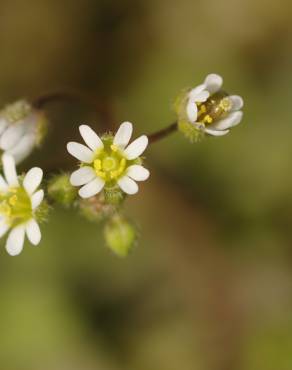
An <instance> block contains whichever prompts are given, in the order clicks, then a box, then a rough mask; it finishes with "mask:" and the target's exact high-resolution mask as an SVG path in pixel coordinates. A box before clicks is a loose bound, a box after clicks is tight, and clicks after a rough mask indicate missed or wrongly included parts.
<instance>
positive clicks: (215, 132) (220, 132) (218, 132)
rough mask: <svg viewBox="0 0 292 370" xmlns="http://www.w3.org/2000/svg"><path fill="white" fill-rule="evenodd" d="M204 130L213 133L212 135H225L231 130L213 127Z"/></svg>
mask: <svg viewBox="0 0 292 370" xmlns="http://www.w3.org/2000/svg"><path fill="white" fill-rule="evenodd" d="M204 131H205V132H206V133H207V134H209V135H212V136H224V135H226V134H228V132H229V130H226V131H219V130H213V129H211V128H205V129H204Z"/></svg>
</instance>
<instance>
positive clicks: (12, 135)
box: [0, 123, 25, 151]
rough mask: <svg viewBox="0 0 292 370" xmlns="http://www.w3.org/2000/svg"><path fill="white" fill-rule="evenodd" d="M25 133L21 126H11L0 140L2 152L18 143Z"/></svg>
mask: <svg viewBox="0 0 292 370" xmlns="http://www.w3.org/2000/svg"><path fill="white" fill-rule="evenodd" d="M24 132H25V127H24V125H23V124H20V123H18V124H17V123H15V124H11V126H10V127H8V128H7V129H6V130H5V131H4V132H3V134H2V136H1V138H0V147H1V149H2V150H4V151H5V150H9V149H11V148H12V147H14V146H15V145H16V144H17V143H18V141H19V140H20V139H21V137H22V135H23V134H24Z"/></svg>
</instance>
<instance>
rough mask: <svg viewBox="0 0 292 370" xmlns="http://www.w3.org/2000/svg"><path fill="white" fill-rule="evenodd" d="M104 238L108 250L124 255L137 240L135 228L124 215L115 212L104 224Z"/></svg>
mask: <svg viewBox="0 0 292 370" xmlns="http://www.w3.org/2000/svg"><path fill="white" fill-rule="evenodd" d="M104 238H105V242H106V244H107V247H108V248H109V249H110V250H112V251H113V252H114V253H115V254H116V255H117V256H119V257H126V256H128V254H129V252H130V251H131V250H132V248H133V247H134V245H135V243H136V241H137V230H136V227H135V226H134V225H133V224H132V223H131V222H129V221H128V220H127V219H126V218H125V217H124V216H121V215H120V214H115V215H114V216H113V217H112V218H111V219H109V220H108V222H107V223H106V224H105V226H104Z"/></svg>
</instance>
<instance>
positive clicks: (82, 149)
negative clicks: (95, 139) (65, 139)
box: [67, 141, 94, 163]
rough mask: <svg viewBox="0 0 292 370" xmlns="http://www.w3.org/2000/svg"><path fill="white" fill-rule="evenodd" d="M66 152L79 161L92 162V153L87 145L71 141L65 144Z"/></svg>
mask: <svg viewBox="0 0 292 370" xmlns="http://www.w3.org/2000/svg"><path fill="white" fill-rule="evenodd" d="M67 150H68V152H69V153H70V154H71V155H72V156H73V157H75V158H77V159H78V160H79V161H80V162H85V163H92V161H93V157H94V153H93V151H92V150H90V149H89V148H87V146H85V145H83V144H79V143H75V142H73V141H71V142H70V143H68V144H67Z"/></svg>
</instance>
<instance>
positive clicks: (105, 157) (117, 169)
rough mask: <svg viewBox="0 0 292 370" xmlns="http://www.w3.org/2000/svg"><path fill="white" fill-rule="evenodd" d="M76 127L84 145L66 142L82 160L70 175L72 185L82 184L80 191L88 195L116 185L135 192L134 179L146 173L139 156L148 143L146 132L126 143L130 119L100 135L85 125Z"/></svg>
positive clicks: (128, 191)
mask: <svg viewBox="0 0 292 370" xmlns="http://www.w3.org/2000/svg"><path fill="white" fill-rule="evenodd" d="M79 131H80V134H81V136H82V138H83V140H84V142H85V143H86V145H87V146H85V145H83V144H79V143H75V142H70V143H68V144H67V150H68V152H69V153H70V154H71V155H72V156H73V157H75V158H77V159H78V160H79V161H80V162H81V167H80V168H79V169H78V170H77V171H75V172H73V173H72V175H71V178H70V181H71V184H72V185H73V186H82V187H81V189H80V190H79V195H80V196H81V197H82V198H89V197H92V196H94V195H96V194H98V193H99V192H100V191H101V190H102V189H103V188H105V189H112V188H114V187H115V186H119V187H120V188H121V190H122V191H123V192H125V193H127V194H135V193H137V191H138V185H137V183H136V181H144V180H147V179H148V177H149V171H148V170H147V169H146V168H144V167H143V166H142V165H141V164H142V158H141V157H140V156H141V154H142V153H143V152H144V151H145V149H146V147H147V145H148V138H147V136H145V135H142V136H140V137H139V138H138V139H136V140H134V141H133V142H132V143H131V144H130V145H128V144H129V142H130V139H131V136H132V132H133V126H132V124H131V123H130V122H124V123H122V124H121V126H120V128H119V129H118V131H117V133H116V135H115V136H112V135H104V136H102V137H101V138H100V137H99V136H98V135H97V134H96V133H95V132H94V131H93V130H92V129H91V128H90V127H89V126H86V125H81V126H79Z"/></svg>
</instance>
